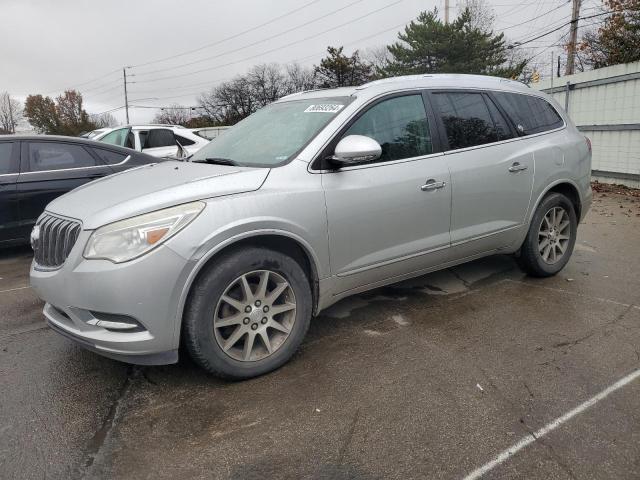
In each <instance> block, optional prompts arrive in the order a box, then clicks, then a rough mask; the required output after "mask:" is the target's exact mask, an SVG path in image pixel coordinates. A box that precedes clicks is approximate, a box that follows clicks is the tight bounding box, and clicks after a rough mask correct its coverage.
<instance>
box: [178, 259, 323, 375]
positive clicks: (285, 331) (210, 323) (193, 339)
mask: <svg viewBox="0 0 640 480" xmlns="http://www.w3.org/2000/svg"><path fill="white" fill-rule="evenodd" d="M311 298H312V297H311V289H310V287H309V280H308V278H307V276H306V274H305V272H304V270H303V269H302V268H301V266H300V265H299V264H298V263H297V262H296V261H295V260H293V259H292V258H290V257H288V256H286V255H283V254H282V253H279V252H275V251H272V250H267V249H262V248H244V249H241V250H237V251H235V252H232V253H230V254H226V255H223V256H222V257H220V258H219V259H217V260H216V261H215V263H214V264H212V266H211V267H209V268H208V270H206V271H205V272H204V273H203V274H202V275H201V276H200V278H199V279H198V281H197V283H196V285H195V286H194V288H193V290H192V292H191V294H190V296H189V300H188V305H187V308H186V311H185V317H184V327H183V335H184V341H185V344H186V346H187V348H188V350H189V353H190V355H191V357H192V358H193V359H194V360H195V361H196V363H198V364H199V365H200V366H202V367H203V368H204V369H205V370H207V371H209V372H211V373H214V374H217V375H218V376H222V377H226V378H232V379H244V378H250V377H254V376H257V375H261V374H263V373H267V372H269V371H271V370H274V369H276V368H278V367H280V366H281V365H282V364H284V363H285V362H286V361H287V360H288V359H289V358H290V357H291V356H292V355H293V354H294V353H295V351H296V350H297V348H298V347H299V345H300V343H301V342H302V339H303V338H304V335H305V334H306V331H307V329H308V327H309V322H310V319H311V301H312V300H311Z"/></svg>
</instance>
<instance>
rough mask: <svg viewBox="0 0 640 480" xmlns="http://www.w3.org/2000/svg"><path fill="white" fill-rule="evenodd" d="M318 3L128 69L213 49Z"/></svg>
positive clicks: (308, 4) (306, 5)
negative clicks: (205, 43)
mask: <svg viewBox="0 0 640 480" xmlns="http://www.w3.org/2000/svg"><path fill="white" fill-rule="evenodd" d="M319 1H320V0H312V1H311V2H309V3H306V4H304V5H302V6H301V7H298V8H294V9H293V10H290V11H288V12H287V13H284V14H282V15H279V16H277V17H274V18H272V19H271V20H268V21H266V22H264V23H261V24H260V25H256V26H254V27H251V28H248V29H246V30H243V31H242V32H239V33H236V34H234V35H231V36H229V37H225V38H223V39H221V40H216V41H215V42H212V43H209V44H207V45H203V46H202V47H198V48H194V49H192V50H186V51H184V52H182V53H176V54H175V55H170V56H168V57H164V58H159V59H156V60H150V61H148V62H145V63H138V64H137V65H131V66H130V67H129V68H137V67H144V66H146V65H151V64H153V63H159V62H164V61H166V60H172V59H174V58H178V57H182V56H184V55H189V54H191V53H195V52H199V51H201V50H205V49H207V48H209V47H213V46H215V45H219V44H221V43H224V42H227V41H229V40H233V39H234V38H238V37H240V36H242V35H245V34H247V33H249V32H252V31H254V30H257V29H258V28H262V27H265V26H267V25H270V24H272V23H274V22H276V21H278V20H281V19H283V18H285V17H288V16H289V15H293V14H294V13H297V12H299V11H300V10H304V9H305V8H307V7H310V6H311V5H313V4H314V3H318V2H319Z"/></svg>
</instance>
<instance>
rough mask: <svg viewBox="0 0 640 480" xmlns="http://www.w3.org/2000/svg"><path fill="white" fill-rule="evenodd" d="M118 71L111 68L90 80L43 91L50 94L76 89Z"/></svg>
mask: <svg viewBox="0 0 640 480" xmlns="http://www.w3.org/2000/svg"><path fill="white" fill-rule="evenodd" d="M119 71H120V70H112V71H110V72H108V73H105V74H103V75H100V76H99V77H96V78H93V79H91V80H87V81H86V82H82V83H77V84H76V85H71V86H66V87H62V88H58V89H56V90H51V91H49V92H47V93H45V95H51V94H53V93H58V92H60V91H62V90H65V89H69V88H74V89H77V88H78V87H81V86H83V85H88V84H90V83H93V82H96V81H98V80H101V79H103V78H106V77H108V76H110V75H113V74H114V73H116V72H119Z"/></svg>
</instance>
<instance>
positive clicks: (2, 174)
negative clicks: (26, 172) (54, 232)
mask: <svg viewBox="0 0 640 480" xmlns="http://www.w3.org/2000/svg"><path fill="white" fill-rule="evenodd" d="M19 158H20V142H16V141H0V244H2V243H6V242H12V241H15V240H18V239H20V228H19V224H20V221H19V215H18V194H17V191H16V181H17V179H18V161H19Z"/></svg>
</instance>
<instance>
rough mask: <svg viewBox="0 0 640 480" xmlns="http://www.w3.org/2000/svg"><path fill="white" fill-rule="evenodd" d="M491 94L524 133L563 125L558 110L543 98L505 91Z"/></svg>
mask: <svg viewBox="0 0 640 480" xmlns="http://www.w3.org/2000/svg"><path fill="white" fill-rule="evenodd" d="M493 95H495V98H496V100H497V101H498V103H499V104H500V106H501V107H502V108H503V109H504V110H505V112H507V115H509V116H510V117H511V119H512V120H513V121H514V123H515V124H516V125H520V126H521V127H522V130H523V133H525V134H528V135H530V134H533V133H540V132H546V131H548V130H553V129H555V128H560V127H561V126H562V125H563V121H562V118H561V117H560V115H558V112H556V110H555V109H554V108H553V107H552V106H551V105H550V104H549V103H548V102H547V101H546V100H544V99H543V98H539V97H534V96H531V95H521V94H518V93H505V92H494V93H493Z"/></svg>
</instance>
